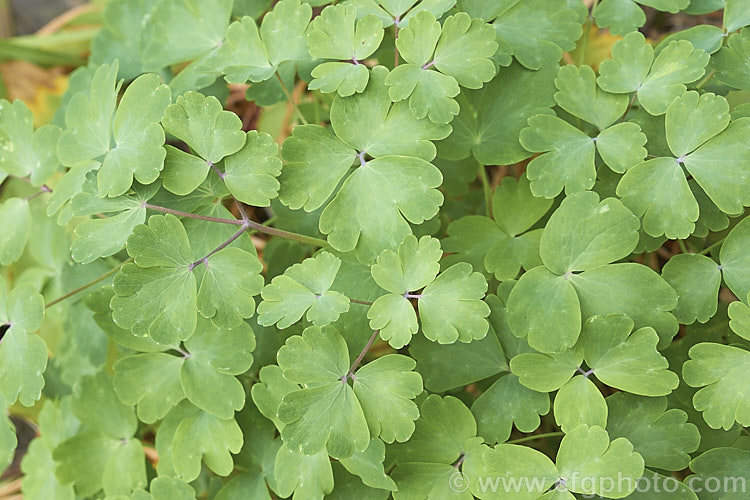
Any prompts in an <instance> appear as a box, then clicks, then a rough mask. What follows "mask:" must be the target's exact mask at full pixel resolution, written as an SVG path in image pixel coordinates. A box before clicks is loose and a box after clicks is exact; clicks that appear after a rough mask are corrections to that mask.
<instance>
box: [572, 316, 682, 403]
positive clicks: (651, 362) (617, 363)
mask: <svg viewBox="0 0 750 500" xmlns="http://www.w3.org/2000/svg"><path fill="white" fill-rule="evenodd" d="M632 329H633V321H632V320H631V319H630V318H628V317H627V316H625V315H609V316H607V317H605V318H603V317H601V316H593V317H591V318H589V319H588V320H587V321H586V322H585V323H584V326H583V331H582V333H581V345H582V348H583V357H584V359H585V360H586V364H588V365H589V367H591V369H592V370H593V372H594V374H595V375H596V377H597V378H598V379H599V380H601V381H602V382H604V383H605V384H607V385H609V386H611V387H615V388H617V389H620V390H623V391H627V392H631V393H633V394H640V395H643V396H664V395H667V394H669V393H670V392H672V390H674V389H676V388H677V386H678V385H679V379H678V377H677V375H676V374H675V373H673V372H671V371H669V370H668V367H669V363H668V362H667V360H666V359H665V358H664V357H663V356H662V355H661V354H659V352H658V351H657V350H656V344H657V343H658V342H659V336H658V335H657V334H656V332H655V331H654V329H653V328H648V327H646V328H640V329H639V330H636V331H634V332H633V333H630V332H631V330H632Z"/></svg>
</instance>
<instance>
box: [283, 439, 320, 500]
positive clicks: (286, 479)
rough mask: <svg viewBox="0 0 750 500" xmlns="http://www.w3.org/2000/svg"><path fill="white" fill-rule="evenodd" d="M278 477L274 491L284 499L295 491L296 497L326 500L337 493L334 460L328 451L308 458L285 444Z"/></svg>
mask: <svg viewBox="0 0 750 500" xmlns="http://www.w3.org/2000/svg"><path fill="white" fill-rule="evenodd" d="M274 477H275V481H276V486H275V487H274V491H276V493H278V494H279V495H281V496H284V497H289V496H291V494H292V492H294V497H293V498H300V499H301V498H323V495H324V494H326V493H330V492H331V491H332V490H333V473H332V471H331V461H330V459H329V458H328V455H327V454H326V453H325V451H320V452H318V453H315V454H312V455H305V454H303V453H300V452H295V451H292V450H291V449H290V448H289V447H288V446H287V445H286V444H284V445H282V446H281V448H279V452H278V453H277V455H276V463H275V464H274Z"/></svg>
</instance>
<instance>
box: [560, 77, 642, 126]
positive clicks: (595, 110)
mask: <svg viewBox="0 0 750 500" xmlns="http://www.w3.org/2000/svg"><path fill="white" fill-rule="evenodd" d="M555 86H556V87H557V88H558V91H557V92H556V93H555V102H557V105H558V106H560V107H561V108H562V109H564V110H565V111H567V112H568V113H570V114H572V115H575V116H578V117H580V118H582V119H584V120H586V121H587V122H589V123H591V124H592V125H596V126H597V127H598V128H599V130H604V129H605V128H607V127H609V126H610V125H612V124H613V123H615V122H616V121H617V120H618V119H619V118H620V117H622V116H623V114H625V110H626V109H627V107H628V98H627V96H624V95H620V94H611V93H609V92H604V91H603V90H602V89H601V88H599V87H598V85H597V84H596V75H595V74H594V70H592V69H591V67H589V66H581V67H580V68H579V67H577V66H574V65H572V64H569V65H567V66H563V67H562V68H560V71H559V72H558V73H557V78H556V79H555Z"/></svg>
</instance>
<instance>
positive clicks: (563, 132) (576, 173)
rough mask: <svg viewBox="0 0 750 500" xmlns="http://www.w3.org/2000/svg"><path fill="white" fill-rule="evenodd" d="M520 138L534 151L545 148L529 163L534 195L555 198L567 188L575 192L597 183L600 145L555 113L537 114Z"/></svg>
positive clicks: (524, 145) (525, 146)
mask: <svg viewBox="0 0 750 500" xmlns="http://www.w3.org/2000/svg"><path fill="white" fill-rule="evenodd" d="M520 141H521V145H522V146H523V147H524V148H526V149H527V150H529V151H531V152H534V153H542V152H544V154H542V155H540V156H538V157H536V158H534V159H533V160H532V161H531V162H530V163H529V166H528V171H527V175H528V177H529V180H530V181H531V192H532V193H534V196H541V197H544V198H554V197H555V196H557V195H558V194H559V193H560V192H561V191H562V189H563V188H565V193H566V194H571V193H577V192H579V191H584V190H587V189H591V188H592V187H593V186H594V181H595V180H596V168H595V166H594V158H595V155H596V146H595V144H594V140H593V139H592V138H591V137H589V136H588V135H586V134H584V133H583V132H581V131H580V130H578V129H577V128H575V127H573V126H572V125H569V124H568V123H567V122H565V121H563V120H561V119H560V118H557V117H555V116H550V115H537V116H534V117H532V118H529V128H526V129H523V130H521V135H520Z"/></svg>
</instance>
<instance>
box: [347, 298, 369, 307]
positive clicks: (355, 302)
mask: <svg viewBox="0 0 750 500" xmlns="http://www.w3.org/2000/svg"><path fill="white" fill-rule="evenodd" d="M349 302H351V303H352V304H362V305H364V306H371V305H372V302H368V301H366V300H357V299H349Z"/></svg>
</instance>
